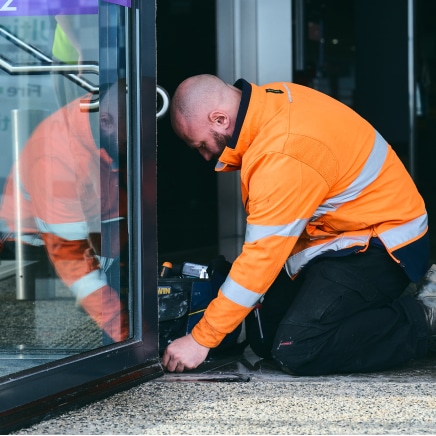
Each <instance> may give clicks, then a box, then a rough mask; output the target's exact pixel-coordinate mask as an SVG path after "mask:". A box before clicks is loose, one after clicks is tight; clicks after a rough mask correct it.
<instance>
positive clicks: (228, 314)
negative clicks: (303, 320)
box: [192, 152, 328, 348]
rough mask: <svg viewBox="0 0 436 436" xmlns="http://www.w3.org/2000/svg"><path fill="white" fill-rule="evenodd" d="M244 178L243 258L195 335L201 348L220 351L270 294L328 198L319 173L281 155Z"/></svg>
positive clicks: (265, 158)
mask: <svg viewBox="0 0 436 436" xmlns="http://www.w3.org/2000/svg"><path fill="white" fill-rule="evenodd" d="M241 178H242V192H243V197H244V192H246V193H247V201H246V205H247V206H246V210H247V214H248V215H247V228H246V233H245V241H244V245H243V248H242V252H241V254H240V255H239V256H238V258H237V259H236V260H235V262H234V263H233V266H232V269H231V270H230V273H229V276H228V277H227V279H226V281H225V282H224V284H223V285H222V287H221V289H220V291H219V293H218V296H217V298H216V299H214V300H213V301H212V302H211V303H210V305H209V307H208V308H207V310H206V312H205V314H204V316H203V318H202V319H201V320H200V321H199V323H198V324H197V325H196V326H195V327H194V329H193V331H192V335H193V337H194V339H195V340H196V341H197V342H198V343H200V344H201V345H204V346H207V347H210V348H212V347H216V346H217V345H219V343H220V342H221V340H222V339H223V338H224V337H225V335H226V334H227V333H230V332H231V331H233V330H234V329H235V328H236V327H237V326H238V325H239V324H240V323H241V322H242V321H243V319H244V318H245V317H246V316H247V315H248V313H249V312H250V311H251V310H252V309H253V307H254V306H255V305H256V303H257V302H258V300H259V299H260V298H261V296H262V295H264V294H265V293H266V292H267V290H268V289H269V287H270V286H271V284H272V283H273V282H274V280H275V279H276V277H277V276H278V274H279V272H280V270H281V268H282V267H283V265H284V263H285V261H286V259H287V258H288V257H289V255H290V254H291V252H292V249H293V248H294V246H295V244H296V242H297V240H298V238H299V237H300V236H301V235H302V233H303V232H304V230H305V226H306V224H307V223H308V222H309V220H310V218H311V217H312V215H313V213H314V211H315V210H316V208H317V206H318V205H319V204H320V203H321V201H322V199H323V198H324V197H325V196H326V194H327V192H328V185H327V183H326V181H325V180H324V178H323V177H322V175H320V174H319V173H318V172H317V171H316V170H314V169H313V168H312V167H310V166H309V165H307V164H304V163H301V162H300V161H299V160H297V159H295V158H293V157H291V156H288V155H285V154H282V153H277V152H275V153H268V154H265V155H263V156H261V157H260V158H259V159H257V160H256V161H255V162H254V163H253V165H251V167H250V168H248V169H247V170H246V171H245V172H244V173H241Z"/></svg>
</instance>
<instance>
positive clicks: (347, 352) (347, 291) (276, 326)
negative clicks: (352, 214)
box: [246, 246, 430, 375]
mask: <svg viewBox="0 0 436 436" xmlns="http://www.w3.org/2000/svg"><path fill="white" fill-rule="evenodd" d="M408 284H409V280H408V278H407V276H406V274H405V273H404V271H403V269H402V267H401V266H399V265H398V264H397V263H395V262H394V261H393V260H392V258H391V257H390V256H389V255H388V254H387V253H386V251H385V250H384V249H382V248H379V247H372V246H370V247H369V248H368V249H367V250H366V251H365V252H363V253H359V254H351V255H347V256H343V257H325V258H319V259H318V260H316V261H315V262H314V263H312V264H310V265H308V266H307V267H306V268H305V269H304V272H302V273H301V274H300V275H299V276H298V277H297V278H296V279H295V280H294V281H292V280H291V279H289V278H288V277H287V276H286V275H285V273H284V272H283V273H281V274H280V275H279V277H278V278H277V280H276V281H275V283H274V284H273V285H272V286H271V288H270V289H269V290H268V292H267V293H266V294H265V299H264V301H263V303H262V307H261V309H260V310H259V316H260V321H261V323H260V324H261V330H260V329H259V324H258V319H257V318H256V317H255V316H254V314H253V313H252V314H250V316H249V317H248V318H247V320H246V332H247V339H248V341H249V343H250V345H251V348H252V349H253V351H254V352H255V353H257V354H258V355H260V356H261V357H270V356H272V357H273V358H274V359H275V360H276V361H277V362H278V364H279V365H280V366H281V367H282V368H283V370H284V371H286V372H290V373H292V374H296V375H322V374H333V373H355V372H370V371H382V370H386V369H390V368H393V367H395V366H398V365H400V364H403V363H405V362H407V361H409V360H411V359H416V358H420V357H424V356H425V355H426V354H427V352H428V340H429V335H430V333H429V328H428V326H427V322H426V318H425V314H424V311H423V309H422V307H421V306H420V304H419V303H418V302H417V301H416V300H415V299H414V298H413V297H412V296H411V295H404V290H405V289H406V287H407V285H408ZM260 331H262V334H260ZM262 336H263V337H262Z"/></svg>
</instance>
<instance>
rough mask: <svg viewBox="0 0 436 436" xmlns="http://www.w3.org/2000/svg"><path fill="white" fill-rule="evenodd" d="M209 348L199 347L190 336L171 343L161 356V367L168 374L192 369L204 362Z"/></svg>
mask: <svg viewBox="0 0 436 436" xmlns="http://www.w3.org/2000/svg"><path fill="white" fill-rule="evenodd" d="M208 353H209V348H207V347H204V346H203V345H200V344H199V343H198V342H197V341H196V340H195V339H194V338H193V337H192V335H191V334H189V335H186V336H183V337H181V338H179V339H176V340H175V341H173V342H171V344H170V345H168V347H167V348H166V350H165V352H164V354H163V356H162V365H163V366H164V368H165V369H166V370H167V371H170V372H174V371H175V372H183V371H184V370H185V369H194V368H197V366H198V365H200V364H201V363H203V362H204V360H205V359H206V357H207V354H208Z"/></svg>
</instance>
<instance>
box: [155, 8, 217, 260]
mask: <svg viewBox="0 0 436 436" xmlns="http://www.w3.org/2000/svg"><path fill="white" fill-rule="evenodd" d="M156 26H157V80H158V84H159V85H160V86H162V87H164V88H165V89H166V90H167V91H168V93H169V94H170V96H172V95H173V93H174V91H175V89H176V87H177V85H178V84H179V83H180V82H181V81H183V80H184V79H186V78H187V77H189V76H192V75H196V74H202V73H209V74H215V73H216V67H215V65H216V59H215V57H216V53H215V47H216V32H215V2H214V1H204V0H159V1H158V2H157V24H156ZM157 128H158V139H157V143H158V164H157V165H158V196H157V198H158V204H157V210H158V244H159V258H160V259H163V258H167V259H164V260H174V259H175V257H177V256H182V257H183V259H182V260H189V261H195V260H196V259H194V258H197V261H204V260H208V259H207V257H208V256H214V255H215V250H216V246H217V237H218V234H217V186H216V175H215V173H214V171H213V166H211V165H210V164H208V163H207V162H205V161H204V160H203V159H202V158H201V156H200V155H199V154H198V153H196V152H194V151H192V150H190V149H189V148H188V147H187V146H186V145H185V144H184V143H183V142H182V141H181V140H179V139H178V138H177V137H176V135H175V134H174V132H173V130H172V128H171V124H170V119H169V116H168V115H166V116H164V117H163V118H162V119H160V120H159V121H158V125H157ZM168 257H169V258H168ZM205 257H206V259H205Z"/></svg>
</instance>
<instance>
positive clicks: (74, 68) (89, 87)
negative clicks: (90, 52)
mask: <svg viewBox="0 0 436 436" xmlns="http://www.w3.org/2000/svg"><path fill="white" fill-rule="evenodd" d="M0 36H3V37H4V38H5V39H7V40H8V41H10V42H12V43H13V44H14V45H16V46H17V47H18V48H21V49H22V50H24V51H25V52H27V53H29V54H31V55H32V56H34V57H35V58H37V59H38V60H40V61H43V62H47V63H49V64H53V59H51V58H50V57H48V56H47V55H46V54H45V53H44V52H42V51H41V50H39V49H37V48H35V47H33V46H32V45H30V44H27V43H26V42H24V41H22V40H21V39H19V38H17V37H16V36H15V35H14V34H12V33H11V32H9V31H8V30H6V29H5V28H4V27H3V26H0ZM56 65H57V66H56V67H55V66H54V65H53V67H55V68H54V69H53V70H49V69H48V67H49V66H52V65H41V66H38V67H43V69H42V70H40V71H38V70H37V69H36V67H37V66H36V65H32V66H15V65H13V64H12V63H11V62H8V60H7V59H5V58H4V57H3V56H2V62H1V65H0V66H2V68H3V69H6V68H8V69H11V70H12V71H13V72H11V71H9V70H8V69H6V71H7V72H9V73H10V74H19V73H21V74H22V73H30V74H31V73H40V72H55V73H66V72H71V73H74V72H82V71H83V70H85V69H86V70H87V71H89V72H90V73H94V74H98V73H99V69H98V65H96V64H81V65H69V64H67V65H64V64H56ZM29 67H31V68H32V70H31V71H28V70H26V68H29ZM61 67H62V68H61ZM64 68H65V69H64ZM66 77H67V78H68V79H70V80H72V81H73V82H74V83H76V84H77V85H79V86H80V87H81V88H83V89H85V90H86V91H89V92H98V86H96V85H94V84H93V83H91V82H89V81H88V80H86V79H84V78H83V77H80V76H78V75H76V74H68V75H67V76H66Z"/></svg>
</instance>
